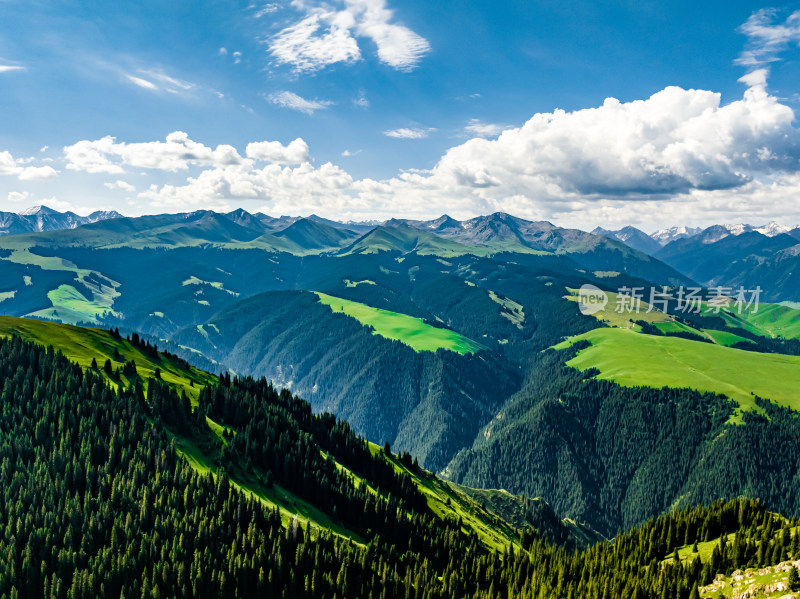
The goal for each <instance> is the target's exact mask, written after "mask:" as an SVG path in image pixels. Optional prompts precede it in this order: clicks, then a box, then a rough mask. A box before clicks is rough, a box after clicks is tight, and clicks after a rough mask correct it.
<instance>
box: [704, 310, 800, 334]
mask: <svg viewBox="0 0 800 599" xmlns="http://www.w3.org/2000/svg"><path fill="white" fill-rule="evenodd" d="M703 312H704V314H707V315H709V316H720V317H722V318H723V319H724V320H725V322H726V323H727V324H728V325H729V326H731V327H738V328H742V329H745V330H747V331H750V332H751V333H755V334H756V335H762V336H764V337H784V338H786V339H797V338H800V310H798V309H797V308H796V307H793V306H791V305H785V304H759V305H758V309H757V310H754V308H753V307H751V308H750V309H747V310H745V309H743V310H742V311H741V312H739V310H738V309H737V308H736V307H735V305H732V306H730V307H729V308H725V309H722V310H720V311H719V314H716V313H714V311H713V310H711V309H710V308H708V306H705V307H704V310H703Z"/></svg>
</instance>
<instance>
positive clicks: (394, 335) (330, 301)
mask: <svg viewBox="0 0 800 599" xmlns="http://www.w3.org/2000/svg"><path fill="white" fill-rule="evenodd" d="M317 296H318V297H319V300H320V302H321V303H323V304H325V305H326V306H329V307H330V308H331V310H332V311H334V312H343V313H344V314H347V315H348V316H350V317H352V318H355V319H356V320H358V321H359V322H360V323H361V324H364V325H366V326H370V327H373V329H374V330H375V331H374V332H375V334H376V335H380V336H382V337H386V338H387V339H395V340H398V341H401V342H403V343H405V344H406V345H408V346H410V347H411V348H412V349H414V350H415V351H436V350H438V349H447V350H450V351H454V352H456V353H459V354H471V353H475V352H477V351H479V350H481V349H483V346H482V345H480V344H478V343H476V342H475V341H473V340H471V339H468V338H467V337H464V336H463V335H459V334H458V333H456V332H454V331H451V330H450V329H440V328H438V327H433V326H431V325H429V324H426V323H424V322H423V321H422V320H420V319H419V318H414V317H413V316H408V315H407V314H399V313H397V312H390V311H388V310H382V309H380V308H372V307H371V306H367V305H366V304H361V303H359V302H353V301H350V300H346V299H341V298H338V297H333V296H331V295H327V294H325V293H317Z"/></svg>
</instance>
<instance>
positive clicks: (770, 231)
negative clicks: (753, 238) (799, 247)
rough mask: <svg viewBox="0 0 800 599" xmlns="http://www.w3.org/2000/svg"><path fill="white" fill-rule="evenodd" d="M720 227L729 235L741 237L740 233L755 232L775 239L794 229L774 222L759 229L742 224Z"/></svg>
mask: <svg viewBox="0 0 800 599" xmlns="http://www.w3.org/2000/svg"><path fill="white" fill-rule="evenodd" d="M722 226H723V227H725V228H726V229H727V230H728V231H730V233H731V235H741V234H742V233H751V232H753V231H755V232H757V233H761V234H762V235H766V236H767V237H775V236H776V235H780V234H782V233H788V232H789V231H791V230H792V229H793V228H794V227H787V226H786V225H781V224H778V223H776V222H775V221H772V222H769V223H767V224H766V225H761V226H759V227H755V226H753V225H748V224H744V223H740V224H734V225H722Z"/></svg>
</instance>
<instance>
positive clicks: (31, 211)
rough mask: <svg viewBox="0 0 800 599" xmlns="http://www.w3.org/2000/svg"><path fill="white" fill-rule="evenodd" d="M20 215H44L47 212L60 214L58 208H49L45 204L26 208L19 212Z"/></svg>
mask: <svg viewBox="0 0 800 599" xmlns="http://www.w3.org/2000/svg"><path fill="white" fill-rule="evenodd" d="M17 214H19V215H20V216H37V215H41V216H44V215H46V214H60V212H58V211H57V210H53V209H52V208H48V207H47V206H44V205H39V206H31V207H30V208H26V209H25V210H23V211H22V212H18V213H17Z"/></svg>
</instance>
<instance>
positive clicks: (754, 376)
mask: <svg viewBox="0 0 800 599" xmlns="http://www.w3.org/2000/svg"><path fill="white" fill-rule="evenodd" d="M582 339H586V340H587V341H589V342H590V343H591V344H592V345H591V347H588V348H586V349H584V350H582V351H581V352H579V353H578V355H577V356H576V357H574V358H572V359H571V360H569V361H568V362H567V365H569V366H572V367H574V368H577V369H579V370H586V369H588V368H597V369H598V370H599V371H600V375H599V378H601V379H606V380H612V381H614V382H616V383H618V384H620V385H624V386H626V387H636V386H646V387H655V388H661V387H674V388H684V387H688V388H690V389H696V390H698V391H710V392H715V393H721V394H724V395H726V396H728V397H730V398H731V399H733V400H735V401H737V402H738V403H739V405H740V406H741V407H742V408H743V409H746V410H751V409H755V408H756V405H755V401H754V396H753V394H755V395H758V396H759V397H764V398H768V399H771V400H773V401H775V402H776V403H778V404H780V405H782V406H787V407H790V408H792V409H795V410H797V409H800V394H798V392H797V390H798V388H800V357H799V356H787V355H782V354H762V353H756V352H748V351H744V350H739V349H733V348H729V347H723V346H722V345H714V344H711V343H703V342H700V341H691V340H688V339H681V338H678V337H658V336H655V335H644V334H641V333H637V332H634V331H631V330H628V329H618V328H602V329H595V330H592V331H589V332H588V333H584V334H583V335H578V336H576V337H571V338H570V339H568V340H566V341H564V342H562V343H560V344H559V345H557V346H555V348H556V349H563V348H566V347H569V346H570V345H572V344H573V343H575V342H576V341H579V340H582Z"/></svg>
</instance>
